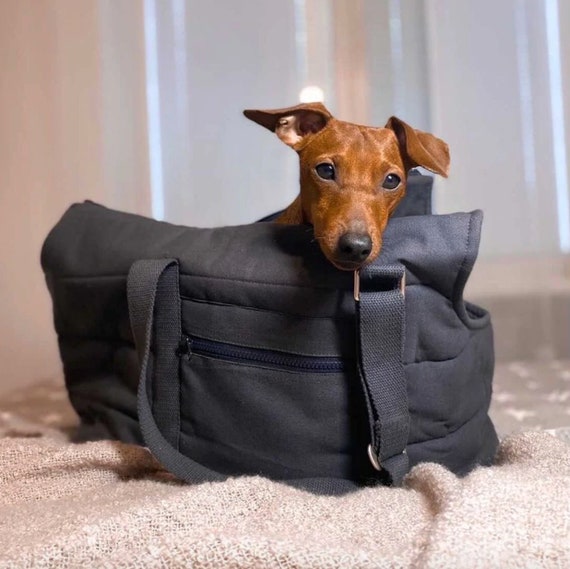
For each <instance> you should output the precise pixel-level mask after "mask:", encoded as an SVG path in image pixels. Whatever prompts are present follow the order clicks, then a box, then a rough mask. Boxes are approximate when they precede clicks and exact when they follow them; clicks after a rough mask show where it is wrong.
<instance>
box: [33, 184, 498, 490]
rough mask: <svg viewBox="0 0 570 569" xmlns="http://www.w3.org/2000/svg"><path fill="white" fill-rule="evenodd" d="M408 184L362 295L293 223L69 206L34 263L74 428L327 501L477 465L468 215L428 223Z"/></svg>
mask: <svg viewBox="0 0 570 569" xmlns="http://www.w3.org/2000/svg"><path fill="white" fill-rule="evenodd" d="M409 186H410V187H409V190H408V192H409V197H408V198H407V200H405V202H403V205H402V208H401V210H400V214H403V215H401V216H400V217H396V218H393V219H392V220H391V221H390V223H389V226H388V228H387V230H386V232H385V235H384V245H383V250H382V253H381V256H380V258H379V259H378V260H377V261H376V262H374V263H373V264H372V265H371V266H369V267H367V268H366V269H365V270H363V271H362V272H361V276H360V285H359V300H358V301H355V299H354V280H353V274H352V273H347V272H343V271H338V270H336V269H334V268H333V267H332V266H331V265H330V264H329V263H328V262H327V261H326V260H325V259H324V257H323V256H322V254H321V252H320V250H319V248H318V245H317V244H316V243H315V242H314V240H313V237H312V234H311V232H310V230H308V228H307V227H301V226H280V225H275V224H270V223H259V224H253V225H249V226H241V227H224V228H216V229H196V228H186V227H180V226H174V225H170V224H167V223H162V222H157V221H154V220H151V219H147V218H144V217H140V216H136V215H130V214H125V213H120V212H116V211H112V210H108V209H106V208H104V207H102V206H98V205H96V204H92V203H84V204H79V205H74V206H72V207H71V208H70V209H69V210H68V211H67V212H66V213H65V215H64V216H63V218H62V220H61V221H60V222H59V223H58V224H57V225H56V227H55V228H54V229H53V230H52V232H51V233H50V235H49V236H48V238H47V240H46V243H45V244H44V248H43V251H42V265H43V268H44V271H45V274H46V279H47V283H48V287H49V290H50V293H51V295H52V298H53V304H54V319H55V327H56V331H57V333H58V338H59V347H60V352H61V356H62V360H63V365H64V372H65V378H66V384H67V388H68V390H69V395H70V399H71V402H72V404H73V406H74V407H75V409H76V411H77V412H78V414H79V416H80V418H81V421H82V436H83V437H99V436H106V437H113V438H118V439H121V440H124V441H127V442H136V443H142V444H145V445H146V446H148V447H149V448H150V450H151V451H152V452H153V454H155V456H156V457H157V458H158V459H159V460H160V461H161V462H162V463H163V464H164V465H165V467H166V468H168V469H169V470H170V471H172V472H173V473H174V474H176V475H177V476H179V477H180V478H182V479H183V480H186V481H188V482H202V481H208V480H223V479H224V478H226V477H227V476H228V475H237V474H262V475H264V476H268V477H271V478H274V479H281V480H287V481H289V482H290V483H293V484H297V485H299V486H302V487H305V488H309V489H311V490H313V491H318V492H326V493H337V492H342V491H346V490H348V489H351V488H353V487H357V486H358V485H361V484H365V483H370V482H374V481H378V480H380V481H382V482H388V483H394V484H398V483H399V482H400V481H401V480H402V478H403V476H404V475H405V473H406V472H407V471H408V470H409V468H410V467H411V466H413V465H414V464H417V463H418V462H422V461H435V462H439V463H441V464H443V465H445V466H447V467H448V468H450V469H451V470H452V471H454V472H456V473H458V474H464V473H466V472H468V471H469V470H471V469H472V468H473V467H474V466H476V465H477V464H489V463H490V462H491V461H492V458H493V456H494V453H495V450H496V446H497V438H496V434H495V431H494V428H493V425H492V423H491V421H490V419H489V417H488V414H487V411H488V407H489V403H490V397H491V381H492V374H493V365H494V362H493V339H492V328H491V323H490V318H489V315H488V314H487V313H486V312H485V311H484V310H482V309H481V308H479V307H476V306H474V305H471V304H469V303H466V302H465V301H464V300H463V289H464V286H465V283H466V280H467V278H468V276H469V274H470V272H471V269H472V266H473V263H474V261H475V258H476V255H477V250H478V244H479V236H480V226H481V221H482V214H481V212H477V211H476V212H472V213H459V214H452V215H442V216H435V215H429V191H427V190H428V188H429V186H430V181H429V179H428V178H424V177H420V176H417V177H416V176H414V177H411V178H410V183H409ZM417 213H421V214H423V215H413V214H417ZM404 278H405V284H406V286H405V295H404V294H403V290H404V288H403V284H404ZM135 343H136V346H137V348H138V354H137V352H136V349H135ZM137 392H138V408H137ZM141 433H142V436H141Z"/></svg>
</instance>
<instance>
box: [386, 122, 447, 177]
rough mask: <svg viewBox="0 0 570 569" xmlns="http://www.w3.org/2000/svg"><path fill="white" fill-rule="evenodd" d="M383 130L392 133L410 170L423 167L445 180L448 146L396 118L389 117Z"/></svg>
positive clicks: (431, 135)
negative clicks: (388, 130)
mask: <svg viewBox="0 0 570 569" xmlns="http://www.w3.org/2000/svg"><path fill="white" fill-rule="evenodd" d="M385 128H389V129H391V130H393V131H394V133H395V135H396V138H397V139H398V143H399V144H400V149H401V151H402V154H403V155H404V158H407V162H408V163H409V167H410V168H413V167H414V166H423V167H424V168H427V169H428V170H430V171H432V172H435V173H436V174H441V175H442V176H444V177H445V178H447V175H448V174H449V162H450V159H449V146H447V144H446V143H445V142H444V141H443V140H441V139H439V138H437V137H436V136H434V135H433V134H429V133H428V132H423V131H421V130H416V129H415V128H412V127H411V126H410V125H408V124H406V123H405V122H404V121H402V120H400V119H399V118H397V117H390V118H389V119H388V122H387V123H386V127H385Z"/></svg>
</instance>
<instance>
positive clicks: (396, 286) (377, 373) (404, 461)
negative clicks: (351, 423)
mask: <svg viewBox="0 0 570 569" xmlns="http://www.w3.org/2000/svg"><path fill="white" fill-rule="evenodd" d="M405 278H406V270H405V267H404V266H403V265H369V266H368V267H366V269H365V270H364V271H363V272H362V275H361V274H360V273H359V272H358V271H357V272H355V279H354V281H355V286H354V293H355V294H354V298H355V301H356V322H357V330H356V332H357V334H356V337H357V338H358V352H359V353H358V372H359V376H360V381H361V384H362V389H363V392H364V397H365V400H366V406H367V409H368V422H369V426H370V440H371V443H370V446H369V447H368V457H369V459H370V462H371V463H372V466H373V467H374V468H375V469H376V470H379V471H381V472H383V473H385V474H386V475H387V477H388V480H387V481H388V482H389V483H390V484H394V485H399V484H400V483H401V482H402V479H403V477H404V476H405V475H406V473H407V472H408V469H409V461H408V455H407V453H406V445H407V443H408V435H409V429H410V412H409V405H408V387H407V380H406V373H405V370H404V364H403V347H404V338H405V296H404V295H405V282H406V281H405Z"/></svg>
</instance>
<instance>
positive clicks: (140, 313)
mask: <svg viewBox="0 0 570 569" xmlns="http://www.w3.org/2000/svg"><path fill="white" fill-rule="evenodd" d="M127 296H128V302H129V315H130V319H131V328H132V332H133V337H134V339H135V344H136V347H137V352H138V354H139V360H140V366H141V372H140V382H139V388H138V414H139V423H140V426H141V433H142V436H143V439H144V441H145V443H146V445H147V446H148V448H149V449H150V450H151V452H152V454H153V455H154V456H155V457H156V458H157V459H158V460H159V461H160V463H161V464H163V465H164V466H165V467H166V468H167V469H168V470H169V471H170V472H172V473H173V474H175V475H176V476H178V477H179V478H181V479H182V480H186V481H189V482H190V481H191V482H196V483H200V482H209V481H216V480H224V479H225V478H227V477H226V476H224V475H222V474H219V473H218V472H215V471H213V470H210V469H209V468H206V467H205V466H202V465H201V464H199V463H197V462H196V461H194V460H192V459H191V458H188V457H186V456H184V455H183V454H182V453H180V452H178V449H177V444H174V441H173V439H174V440H176V441H177V437H178V432H176V433H173V429H176V430H178V426H177V422H176V420H173V417H172V416H170V417H169V416H168V412H169V411H172V412H174V413H175V415H174V417H176V416H177V414H178V413H179V412H180V411H179V404H178V408H177V409H173V407H172V399H173V397H172V395H173V393H172V392H173V391H176V392H178V390H179V378H178V366H179V360H178V357H177V356H176V349H175V347H174V346H172V342H171V341H168V342H166V344H165V346H166V347H165V348H164V349H165V350H166V351H167V352H171V353H170V354H165V353H164V352H163V351H162V350H163V348H160V347H159V349H158V351H157V352H156V353H153V352H154V350H153V341H152V340H153V330H154V329H156V326H157V325H158V326H159V328H160V330H159V333H161V334H166V335H167V336H169V339H170V340H171V339H172V335H173V334H177V336H176V343H175V345H178V342H179V341H180V336H181V334H180V332H179V329H180V324H179V322H178V323H177V322H176V321H172V318H173V314H172V312H171V313H170V314H168V315H167V316H166V319H164V318H163V317H162V315H161V316H159V317H158V318H155V314H158V313H159V312H160V313H162V308H163V307H165V306H168V304H172V305H173V306H174V307H175V308H174V310H176V309H177V310H178V318H180V292H179V288H178V262H177V261H176V260H174V259H153V260H142V261H136V262H135V263H133V265H132V267H131V270H130V271H129V276H128V279H127ZM163 300H164V301H165V302H162V301H163ZM157 304H160V305H161V311H155V307H156V306H157ZM155 320H156V323H155ZM169 320H170V322H169ZM162 341H163V338H162V337H161V343H162ZM169 347H170V348H171V349H169ZM151 355H152V356H153V357H151ZM153 364H154V365H153ZM155 368H156V369H155ZM158 368H162V369H161V370H160V373H158V371H159V370H158ZM153 370H154V371H155V372H156V373H153ZM153 375H154V377H155V378H160V381H155V382H153ZM159 390H160V392H159ZM153 391H154V393H153ZM152 400H154V402H155V406H156V408H155V409H153V405H151V401H152ZM165 400H166V401H167V403H166V405H165V404H164V401H165ZM161 423H162V424H161ZM173 435H175V436H173ZM169 439H170V440H169Z"/></svg>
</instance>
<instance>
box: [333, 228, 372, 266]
mask: <svg viewBox="0 0 570 569" xmlns="http://www.w3.org/2000/svg"><path fill="white" fill-rule="evenodd" d="M371 252H372V239H371V237H370V235H368V233H356V232H347V233H344V234H343V235H341V236H340V238H339V240H338V245H337V251H336V253H337V255H336V256H337V259H338V260H339V261H340V262H343V263H357V264H360V263H363V262H364V261H366V259H368V257H369V256H370V253H371Z"/></svg>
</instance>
